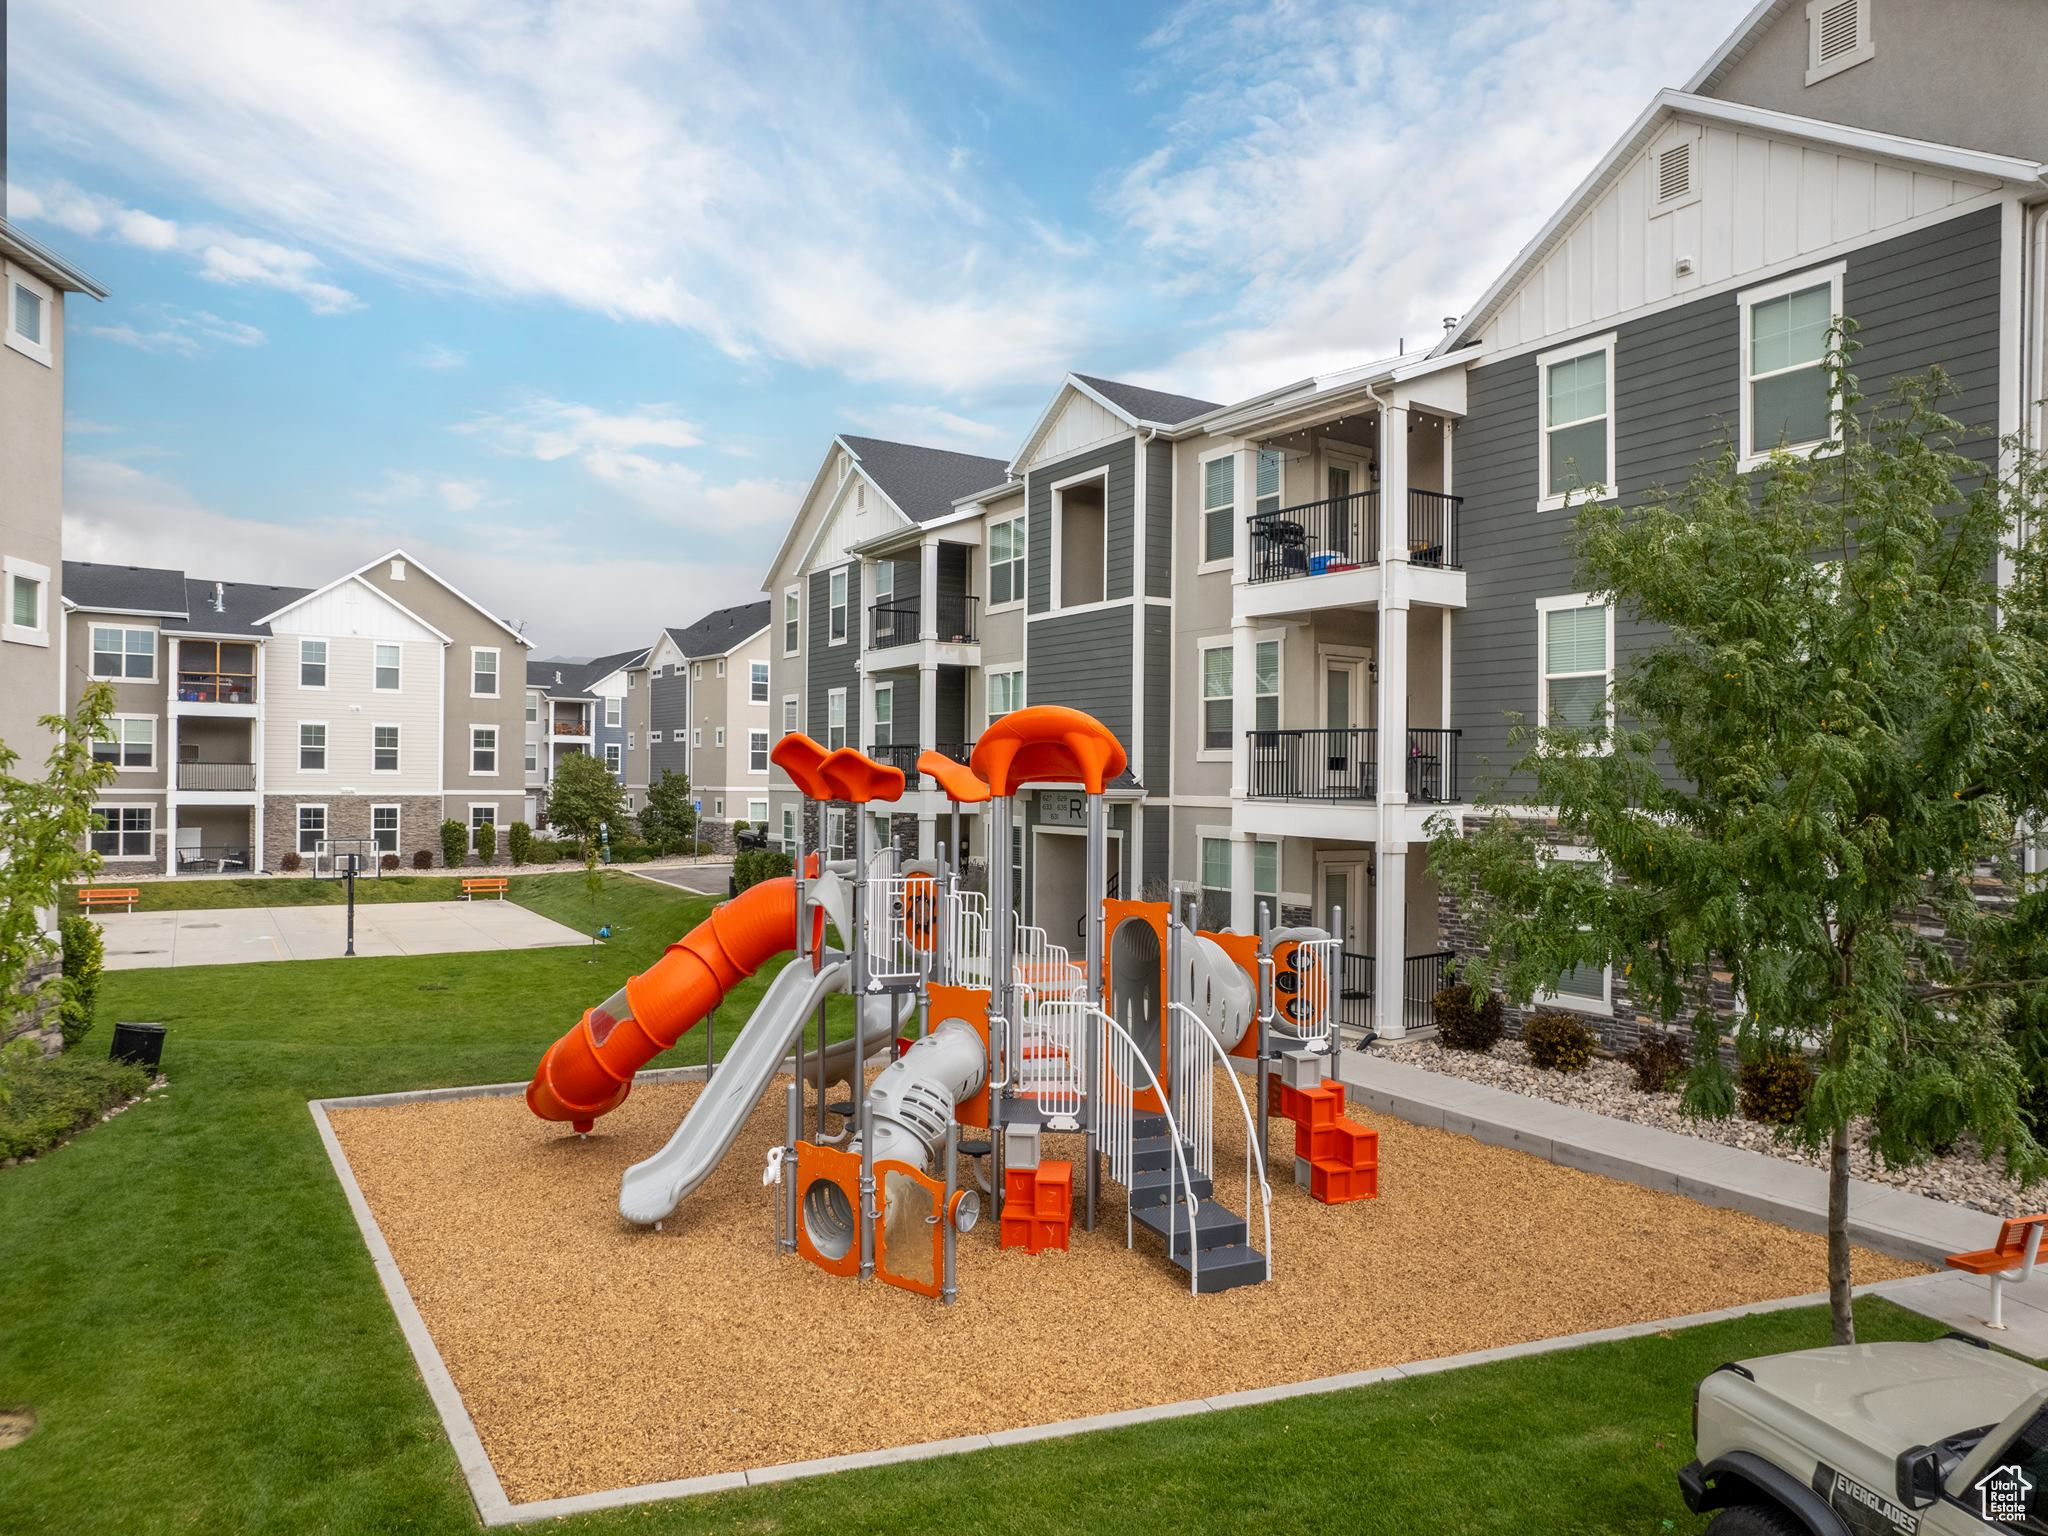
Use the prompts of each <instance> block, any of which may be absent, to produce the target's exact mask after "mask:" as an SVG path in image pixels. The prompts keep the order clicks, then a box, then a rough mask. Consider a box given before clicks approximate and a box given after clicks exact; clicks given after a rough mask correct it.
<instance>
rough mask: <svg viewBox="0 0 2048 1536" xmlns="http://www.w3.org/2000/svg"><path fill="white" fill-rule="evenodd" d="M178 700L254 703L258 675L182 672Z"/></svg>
mask: <svg viewBox="0 0 2048 1536" xmlns="http://www.w3.org/2000/svg"><path fill="white" fill-rule="evenodd" d="M178 702H179V703H181V704H254V703H255V702H256V675H255V673H253V672H180V673H179V674H178Z"/></svg>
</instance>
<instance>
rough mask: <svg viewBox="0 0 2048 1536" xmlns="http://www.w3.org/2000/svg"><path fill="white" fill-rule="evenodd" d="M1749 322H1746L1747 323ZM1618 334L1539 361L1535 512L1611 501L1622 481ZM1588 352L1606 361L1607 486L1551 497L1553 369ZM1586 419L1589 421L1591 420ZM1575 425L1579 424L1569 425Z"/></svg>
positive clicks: (1546, 355) (1553, 352)
mask: <svg viewBox="0 0 2048 1536" xmlns="http://www.w3.org/2000/svg"><path fill="white" fill-rule="evenodd" d="M1746 323H1747V322H1746V321H1745V324H1746ZM1616 334H1617V333H1616V332H1614V331H1609V332H1608V333H1607V334H1606V335H1604V336H1587V337H1584V338H1582V339H1581V340H1578V341H1575V342H1572V343H1571V344H1570V345H1568V346H1562V347H1553V348H1552V349H1551V350H1550V351H1548V352H1544V353H1541V354H1539V355H1538V356H1537V358H1536V490H1537V493H1538V494H1537V497H1536V510H1537V511H1539V512H1555V511H1557V510H1559V509H1560V508H1561V507H1563V506H1564V505H1565V504H1566V503H1567V502H1569V503H1570V504H1571V505H1573V506H1578V505H1581V504H1582V503H1585V502H1588V501H1612V500H1614V497H1615V489H1614V482H1615V481H1616V480H1618V479H1620V478H1621V476H1620V475H1619V473H1618V472H1617V466H1616V465H1615V462H1614V403H1615V402H1614V339H1615V336H1616ZM1589 352H1600V353H1603V354H1605V356H1606V359H1607V483H1606V484H1605V485H1602V486H1601V487H1600V489H1599V490H1598V491H1597V492H1594V491H1589V490H1575V491H1570V492H1561V493H1558V494H1556V495H1552V494H1551V493H1549V492H1548V491H1546V490H1544V487H1545V486H1547V485H1549V484H1550V433H1551V426H1550V370H1551V367H1552V366H1553V365H1555V364H1557V363H1568V362H1571V361H1572V360H1573V359H1574V358H1580V357H1584V356H1586V355H1587V354H1588V353H1589ZM1748 355H1749V354H1748V350H1747V349H1746V348H1745V349H1744V352H1743V359H1744V366H1745V367H1747V364H1748ZM1583 419H1584V420H1587V421H1590V420H1591V419H1592V418H1591V417H1585V418H1583ZM1565 425H1567V426H1576V425H1578V423H1576V422H1567V423H1565Z"/></svg>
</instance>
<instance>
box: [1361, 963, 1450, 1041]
mask: <svg viewBox="0 0 2048 1536" xmlns="http://www.w3.org/2000/svg"><path fill="white" fill-rule="evenodd" d="M1457 958H1458V957H1457V953H1456V952H1455V951H1453V950H1448V949H1437V950H1431V951H1430V952H1429V953H1428V954H1423V955H1406V956H1403V957H1402V961H1401V1022H1402V1024H1403V1025H1404V1026H1405V1027H1406V1028H1408V1029H1411V1030H1415V1029H1428V1028H1430V1027H1431V1026H1433V1025H1434V1024H1435V1023H1436V995H1437V993H1439V992H1441V991H1442V990H1443V987H1444V980H1445V975H1444V972H1445V968H1446V967H1447V966H1449V965H1450V963H1451V962H1452V961H1453V960H1455V959H1457ZM1375 963H1376V962H1375V959H1374V957H1373V956H1371V955H1361V954H1355V953H1353V952H1352V951H1350V950H1348V949H1347V950H1346V951H1345V952H1344V983H1343V986H1342V988H1341V989H1340V990H1339V992H1338V997H1337V1022H1338V1023H1339V1024H1340V1025H1341V1026H1342V1027H1343V1028H1345V1029H1348V1030H1354V1031H1362V1030H1368V1029H1371V1028H1372V1000H1373V993H1374V990H1375V988H1374V986H1373V981H1374V975H1373V972H1374V966H1375Z"/></svg>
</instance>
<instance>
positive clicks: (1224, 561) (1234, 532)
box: [1195, 448, 1287, 856]
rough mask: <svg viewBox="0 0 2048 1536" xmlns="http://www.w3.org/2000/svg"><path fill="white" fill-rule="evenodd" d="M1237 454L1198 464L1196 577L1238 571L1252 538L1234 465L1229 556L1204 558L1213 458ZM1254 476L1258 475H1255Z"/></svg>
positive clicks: (1207, 457) (1209, 456) (1230, 451)
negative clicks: (1243, 542)
mask: <svg viewBox="0 0 2048 1536" xmlns="http://www.w3.org/2000/svg"><path fill="white" fill-rule="evenodd" d="M1237 453H1238V450H1237V449H1235V448H1218V449H1217V450H1216V451H1215V452H1214V453H1205V454H1203V455H1202V456H1201V458H1200V459H1199V460H1197V461H1196V463H1195V552H1196V553H1195V574H1196V575H1197V576H1207V575H1210V574H1212V573H1213V572H1216V571H1235V570H1236V569H1237V543H1238V540H1239V539H1240V538H1246V539H1248V538H1250V537H1251V530H1250V528H1249V527H1247V526H1245V519H1246V517H1247V516H1248V515H1249V514H1247V513H1245V512H1243V511H1241V510H1240V509H1239V507H1238V505H1237V466H1236V464H1234V463H1233V464H1232V465H1231V467H1230V518H1231V527H1230V553H1229V554H1227V555H1225V556H1223V557H1222V558H1221V559H1220V560H1205V559H1203V558H1202V551H1204V550H1206V549H1207V548H1208V547H1209V527H1208V523H1209V513H1210V512H1211V511H1212V510H1213V509H1212V508H1211V507H1210V506H1209V505H1208V504H1207V501H1206V499H1205V498H1206V497H1207V496H1208V494H1209V464H1210V461H1211V460H1214V459H1233V460H1234V459H1235V458H1236V457H1237ZM1254 473H1255V474H1256V472H1254ZM1286 473H1287V471H1286V468H1285V467H1284V466H1283V467H1282V469H1281V475H1282V477H1283V480H1282V483H1283V485H1284V483H1285V479H1284V477H1285V475H1286ZM1252 489H1253V490H1254V491H1256V490H1257V489H1258V482H1257V480H1256V478H1254V480H1253V483H1252ZM1282 500H1283V501H1284V500H1285V493H1284V491H1283V493H1282ZM1196 852H1197V856H1199V854H1200V850H1199V848H1198V849H1197V850H1196Z"/></svg>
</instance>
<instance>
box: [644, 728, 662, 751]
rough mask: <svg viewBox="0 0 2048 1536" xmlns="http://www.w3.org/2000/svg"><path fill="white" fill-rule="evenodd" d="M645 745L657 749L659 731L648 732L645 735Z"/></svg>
mask: <svg viewBox="0 0 2048 1536" xmlns="http://www.w3.org/2000/svg"><path fill="white" fill-rule="evenodd" d="M647 745H649V746H650V747H658V746H660V745H661V732H659V731H649V732H648V733H647Z"/></svg>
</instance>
